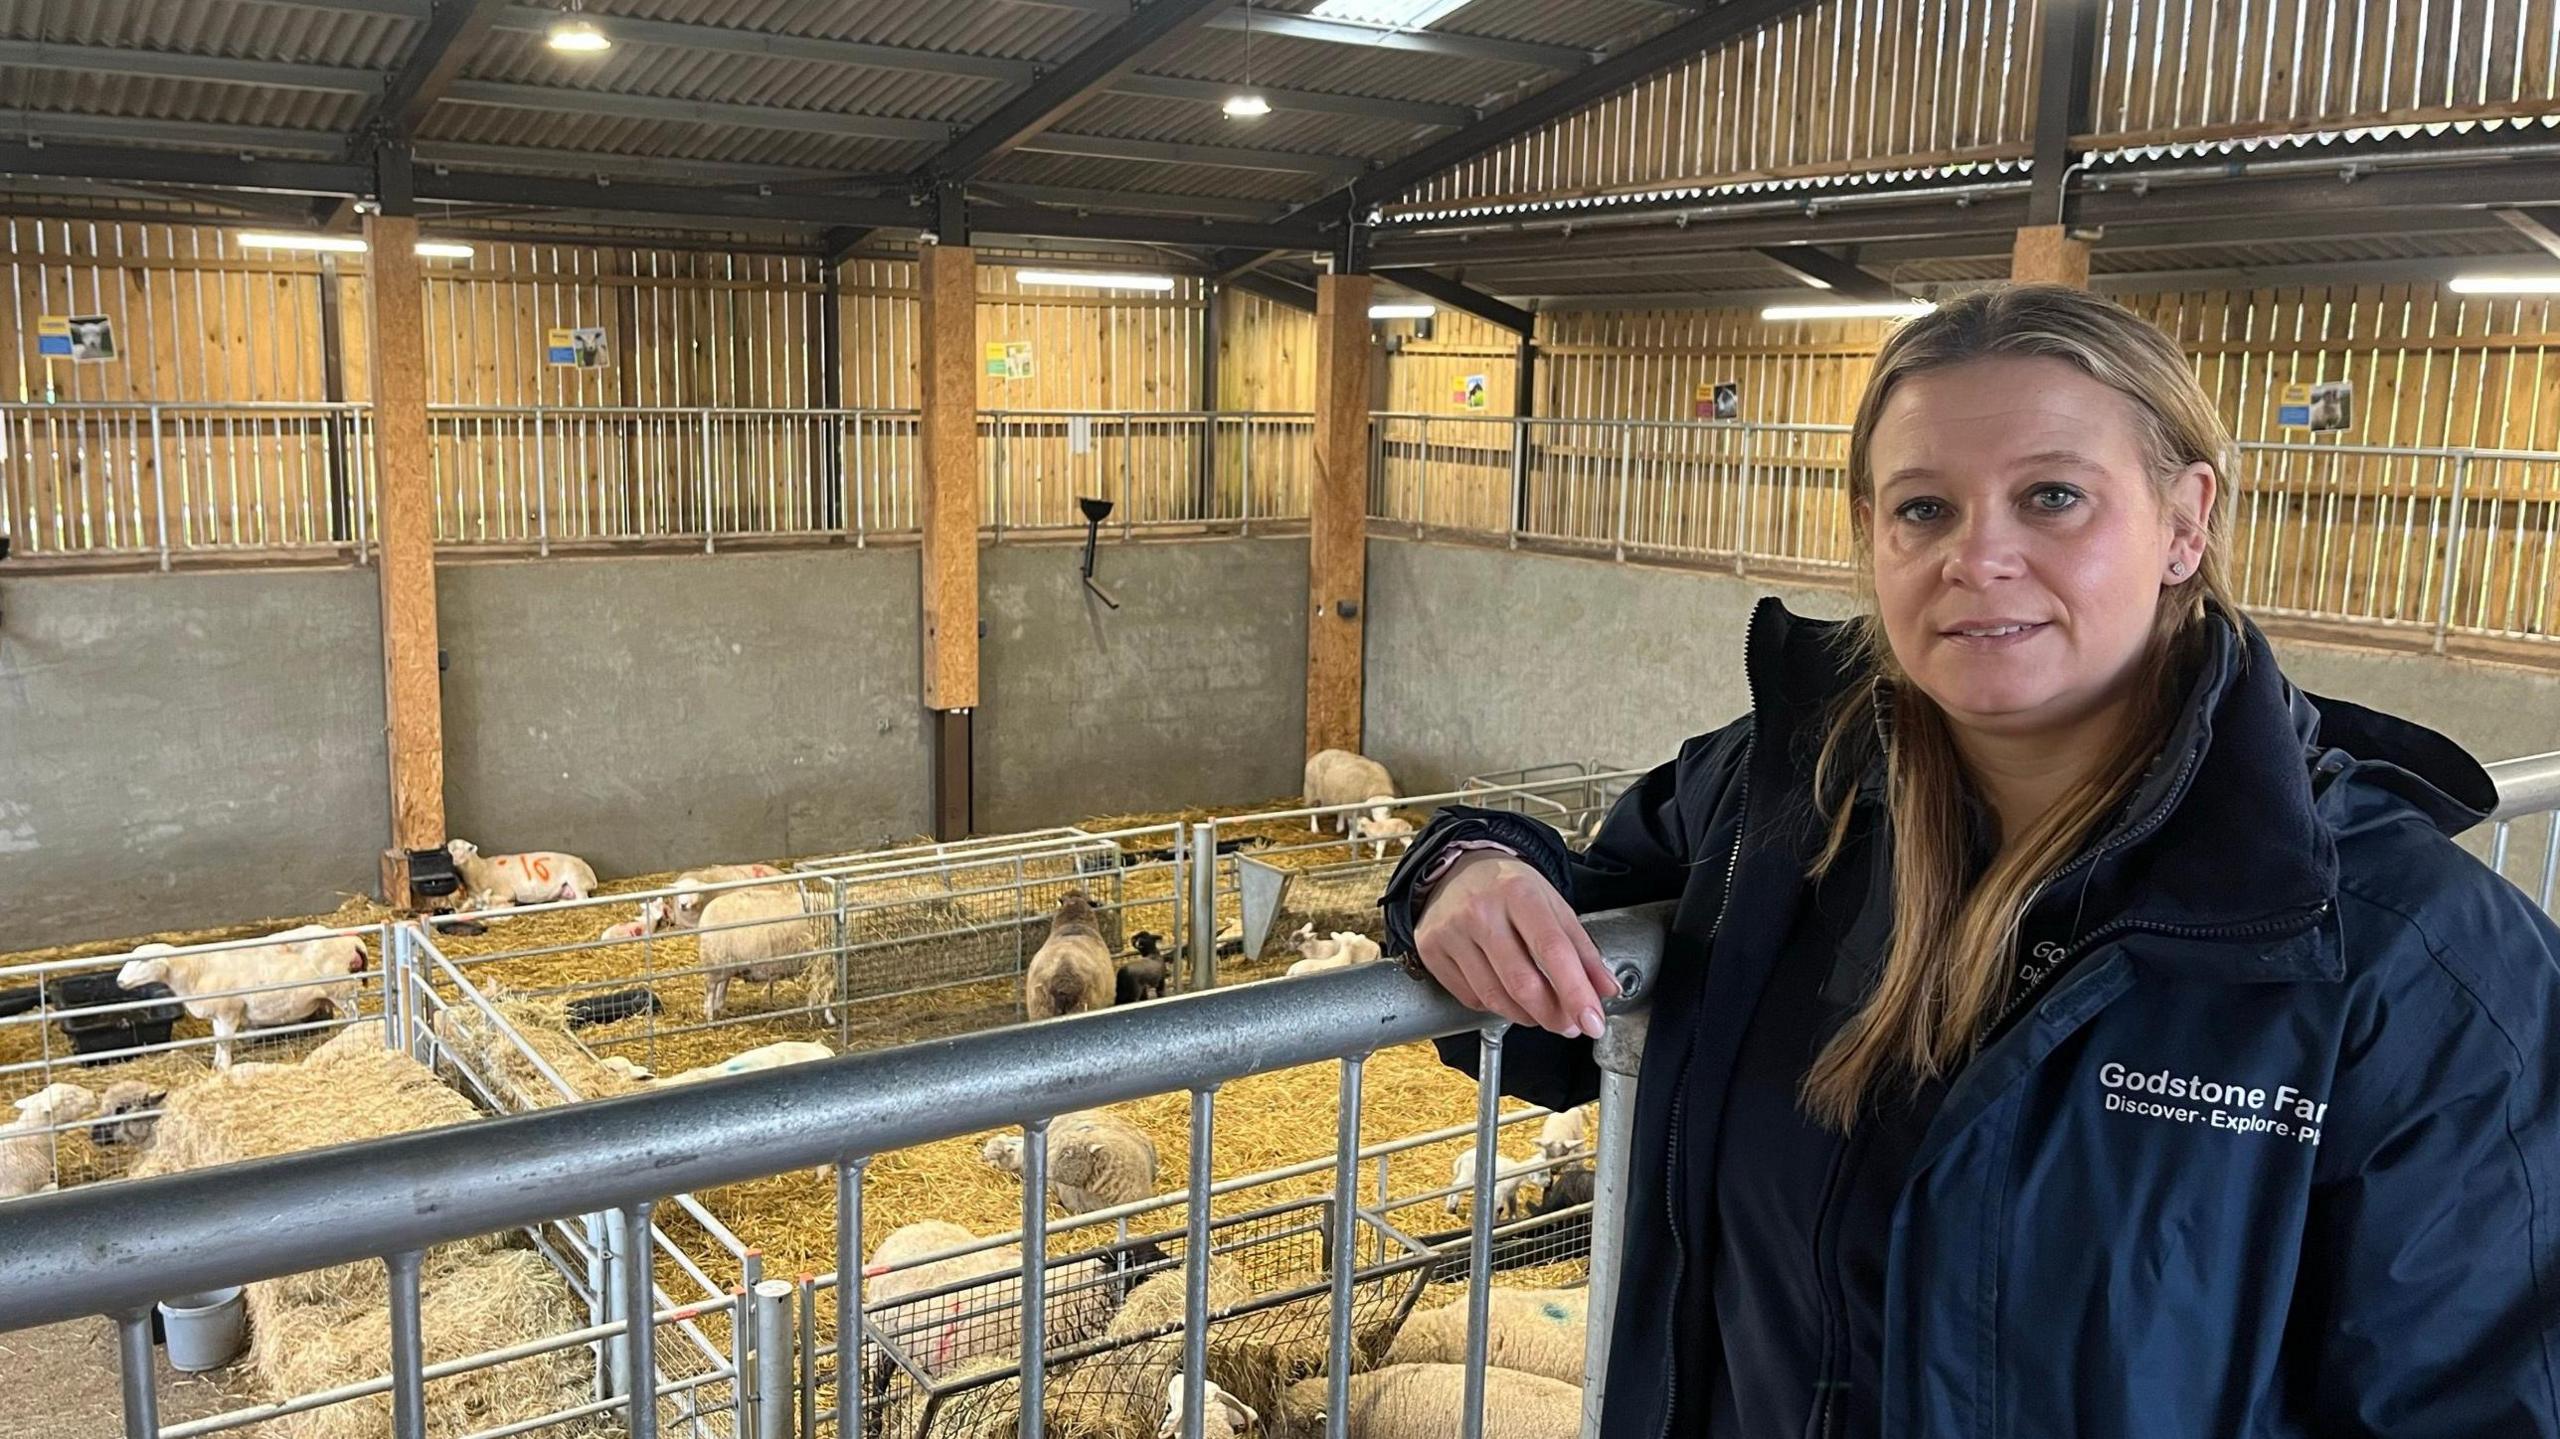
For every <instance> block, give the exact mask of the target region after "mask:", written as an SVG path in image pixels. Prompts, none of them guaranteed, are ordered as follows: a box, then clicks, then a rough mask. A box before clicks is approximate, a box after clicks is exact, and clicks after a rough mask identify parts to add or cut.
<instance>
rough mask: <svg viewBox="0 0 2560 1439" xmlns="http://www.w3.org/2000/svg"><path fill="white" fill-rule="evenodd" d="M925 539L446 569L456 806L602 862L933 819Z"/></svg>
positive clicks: (522, 842) (866, 831)
mask: <svg viewBox="0 0 2560 1439" xmlns="http://www.w3.org/2000/svg"><path fill="white" fill-rule="evenodd" d="M916 585H917V579H916V557H915V553H914V551H912V550H877V549H874V550H848V549H823V550H795V551H779V552H773V551H768V552H760V553H738V554H723V555H612V556H602V557H594V558H570V557H554V558H550V559H539V560H503V561H486V562H460V563H447V564H445V565H443V566H441V567H439V569H438V570H437V575H436V596H437V604H438V607H439V609H440V614H439V617H438V621H439V624H440V626H441V629H442V633H443V641H444V648H445V651H446V653H447V655H448V657H449V662H450V663H449V668H448V669H447V670H446V672H445V676H444V729H445V813H446V823H447V825H448V827H449V828H450V831H451V832H452V833H454V834H457V835H460V836H462V837H464V838H466V839H470V840H472V841H474V842H476V843H478V844H479V845H480V846H481V847H482V848H484V849H490V850H502V849H503V850H519V849H561V850H567V851H569V852H571V853H573V854H578V855H581V856H584V857H585V858H586V859H587V860H588V861H589V862H591V863H593V864H594V865H595V866H596V869H597V871H598V873H600V874H603V875H606V876H608V877H610V876H613V875H624V874H642V873H651V872H655V871H661V870H668V869H679V868H683V867H686V866H689V865H696V864H713V863H721V862H726V861H733V860H748V859H771V858H777V857H781V856H786V855H806V854H814V853H824V852H827V851H833V850H848V849H856V848H867V847H869V846H873V845H878V844H882V843H886V842H888V841H890V840H896V839H907V838H911V837H913V836H915V835H918V834H921V833H923V832H924V831H925V830H926V829H928V828H930V826H931V818H930V802H931V795H930V788H929V786H930V773H931V771H930V768H929V765H928V754H929V751H928V749H927V742H926V736H925V730H924V715H923V711H922V709H921V708H920V702H919V700H918V698H917V694H918V680H919V670H920V667H921V664H922V661H921V659H920V658H919V654H918V648H917V646H918V638H917V619H916V615H917V588H916Z"/></svg>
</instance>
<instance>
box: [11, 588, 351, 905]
mask: <svg viewBox="0 0 2560 1439" xmlns="http://www.w3.org/2000/svg"><path fill="white" fill-rule="evenodd" d="M378 616H379V609H378V606H377V603H376V600H375V586H374V576H373V572H372V571H370V570H347V569H330V570H265V571H258V572H255V573H193V574H190V573H179V574H142V575H132V574H115V575H87V576H46V577H43V578H40V579H19V578H16V577H11V578H9V579H7V580H5V581H0V952H5V951H9V950H15V949H24V948H30V947H33V946H38V945H52V944H62V943H68V942H71V941H74V940H84V939H98V938H105V937H111V936H116V935H122V934H130V933H136V932H140V931H144V930H158V929H176V928H188V927H195V926H204V925H215V924H224V923H230V922H233V921H238V920H245V919H254V918H258V917H261V916H268V915H294V914H312V913H318V912H322V911H326V910H329V909H333V908H335V907H336V906H337V904H338V901H339V897H340V896H341V895H342V894H347V893H370V892H371V891H372V889H373V888H374V885H375V882H376V879H377V873H376V858H375V857H376V856H377V855H378V854H379V853H380V851H381V849H382V845H383V836H384V835H385V834H386V833H387V832H388V830H389V827H390V818H389V814H388V807H389V797H388V792H387V790H386V788H385V775H386V772H387V767H388V764H389V760H388V758H387V756H386V754H385V750H384V740H383V710H382V642H381V638H380V626H379V623H378Z"/></svg>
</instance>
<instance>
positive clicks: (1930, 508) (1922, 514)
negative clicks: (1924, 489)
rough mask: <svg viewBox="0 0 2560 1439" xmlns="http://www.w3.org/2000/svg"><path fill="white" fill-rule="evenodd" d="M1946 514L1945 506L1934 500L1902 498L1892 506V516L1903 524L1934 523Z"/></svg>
mask: <svg viewBox="0 0 2560 1439" xmlns="http://www.w3.org/2000/svg"><path fill="white" fill-rule="evenodd" d="M1946 514H1947V507H1946V506H1945V505H1943V504H1941V503H1939V502H1938V501H1936V500H1904V501H1903V502H1902V503H1901V504H1898V505H1896V506H1894V507H1893V517H1894V518H1895V519H1897V520H1901V521H1902V522H1904V523H1905V524H1913V525H1927V524H1935V523H1937V522H1938V521H1939V520H1942V519H1944V518H1946Z"/></svg>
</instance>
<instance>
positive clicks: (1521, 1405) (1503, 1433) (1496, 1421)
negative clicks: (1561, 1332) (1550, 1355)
mask: <svg viewBox="0 0 2560 1439" xmlns="http://www.w3.org/2000/svg"><path fill="white" fill-rule="evenodd" d="M1466 1375H1467V1367H1466V1366H1465V1365H1463V1364H1390V1365H1386V1366H1383V1367H1381V1368H1377V1369H1372V1370H1370V1371H1369V1372H1368V1373H1366V1374H1354V1375H1352V1376H1351V1402H1350V1406H1349V1407H1350V1412H1349V1413H1347V1414H1345V1415H1343V1416H1342V1422H1341V1427H1340V1428H1338V1429H1336V1428H1331V1427H1328V1428H1327V1429H1326V1430H1325V1436H1326V1439H1447V1436H1449V1435H1451V1434H1455V1433H1457V1432H1458V1409H1459V1407H1460V1406H1461V1405H1462V1404H1464V1403H1465V1395H1466V1382H1467V1379H1466ZM1484 1381H1485V1382H1484V1439H1556V1436H1557V1435H1560V1434H1571V1433H1574V1432H1575V1431H1577V1430H1578V1429H1579V1428H1580V1427H1581V1425H1582V1386H1580V1385H1578V1384H1567V1383H1565V1382H1564V1381H1563V1380H1561V1379H1549V1378H1546V1377H1544V1376H1542V1375H1537V1374H1524V1373H1522V1372H1521V1371H1519V1370H1517V1369H1499V1368H1489V1369H1487V1370H1485V1372H1484ZM1330 1382H1331V1381H1330V1380H1328V1379H1324V1378H1321V1377H1319V1378H1315V1379H1301V1380H1299V1381H1298V1382H1297V1383H1295V1384H1292V1385H1290V1386H1289V1391H1288V1397H1289V1406H1290V1408H1292V1409H1293V1410H1296V1411H1298V1412H1301V1413H1306V1414H1321V1413H1323V1412H1324V1404H1325V1386H1326V1385H1327V1384H1329V1383H1330Z"/></svg>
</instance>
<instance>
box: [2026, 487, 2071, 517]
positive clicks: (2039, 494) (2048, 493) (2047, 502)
mask: <svg viewBox="0 0 2560 1439" xmlns="http://www.w3.org/2000/svg"><path fill="white" fill-rule="evenodd" d="M2028 502H2029V503H2030V504H2033V505H2034V506H2035V507H2036V508H2037V509H2039V510H2042V511H2044V512H2045V513H2046V514H2049V515H2050V514H2060V513H2061V512H2062V511H2064V510H2067V509H2070V508H2071V507H2072V506H2073V505H2076V504H2078V503H2080V492H2079V491H2078V490H2075V489H2073V488H2071V487H2070V486H2069V485H2038V486H2036V488H2035V492H2034V494H2032V495H2031V496H2029V499H2028Z"/></svg>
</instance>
